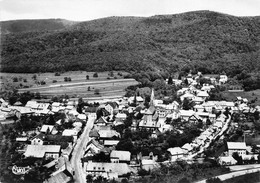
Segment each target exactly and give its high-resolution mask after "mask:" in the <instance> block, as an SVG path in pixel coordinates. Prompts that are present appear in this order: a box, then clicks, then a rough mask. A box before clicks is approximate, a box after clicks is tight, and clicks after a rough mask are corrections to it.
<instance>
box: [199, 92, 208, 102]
mask: <svg viewBox="0 0 260 183" xmlns="http://www.w3.org/2000/svg"><path fill="white" fill-rule="evenodd" d="M197 97H201V98H202V99H203V100H206V99H207V98H208V97H209V94H208V93H207V92H206V91H200V92H198V94H197Z"/></svg>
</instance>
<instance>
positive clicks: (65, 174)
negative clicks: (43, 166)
mask: <svg viewBox="0 0 260 183" xmlns="http://www.w3.org/2000/svg"><path fill="white" fill-rule="evenodd" d="M51 163H52V162H51ZM52 165H53V164H51V167H52ZM54 165H55V169H56V171H55V172H53V173H52V174H51V175H50V177H49V178H48V179H46V180H45V181H44V183H57V182H59V183H60V182H61V183H67V182H70V181H71V180H72V178H73V169H72V167H71V164H70V162H69V161H68V160H67V159H66V158H65V157H60V158H59V159H58V160H54ZM49 168H50V167H49Z"/></svg>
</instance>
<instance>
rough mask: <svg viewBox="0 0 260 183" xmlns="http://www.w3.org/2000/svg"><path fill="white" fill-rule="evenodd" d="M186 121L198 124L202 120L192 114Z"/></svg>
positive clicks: (195, 114)
mask: <svg viewBox="0 0 260 183" xmlns="http://www.w3.org/2000/svg"><path fill="white" fill-rule="evenodd" d="M188 121H189V122H190V123H194V124H197V123H198V122H200V121H202V118H201V117H200V116H199V115H198V114H197V113H194V114H193V115H192V116H190V117H189V118H188Z"/></svg>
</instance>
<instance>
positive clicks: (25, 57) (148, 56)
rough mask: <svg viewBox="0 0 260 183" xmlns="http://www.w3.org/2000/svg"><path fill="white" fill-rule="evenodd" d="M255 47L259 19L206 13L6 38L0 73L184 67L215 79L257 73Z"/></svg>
mask: <svg viewBox="0 0 260 183" xmlns="http://www.w3.org/2000/svg"><path fill="white" fill-rule="evenodd" d="M259 47H260V18H259V17H234V16H230V15H224V14H219V13H215V12H210V11H198V12H188V13H183V14H177V15H161V16H153V17H149V18H141V17H109V18H103V19H98V20H93V21H87V22H81V23H77V24H74V25H72V26H70V27H69V28H68V29H64V30H60V31H56V32H50V31H48V32H46V31H42V32H34V33H28V32H27V33H19V34H8V35H7V36H5V37H4V41H3V52H2V53H1V54H2V58H3V61H2V68H1V69H2V70H4V71H7V72H11V71H14V72H21V71H23V72H38V71H42V72H45V71H57V70H87V71H104V70H127V71H131V70H135V71H136V70H146V71H147V70H152V71H159V70H162V69H169V68H170V67H176V65H179V66H180V67H183V66H184V65H186V64H188V65H196V67H201V68H206V69H208V70H210V71H211V72H215V73H217V72H222V71H223V70H225V71H226V72H229V71H230V68H236V67H240V68H243V69H247V70H248V71H252V70H259V69H260V58H259V57H260V56H259V55H260V52H259V50H260V49H259ZM28 66H29V67H28Z"/></svg>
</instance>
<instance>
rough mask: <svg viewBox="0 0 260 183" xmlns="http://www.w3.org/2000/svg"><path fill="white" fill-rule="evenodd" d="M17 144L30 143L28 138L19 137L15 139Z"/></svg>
mask: <svg viewBox="0 0 260 183" xmlns="http://www.w3.org/2000/svg"><path fill="white" fill-rule="evenodd" d="M15 141H16V142H22V143H26V142H27V141H28V138H27V137H17V138H16V139H15Z"/></svg>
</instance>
